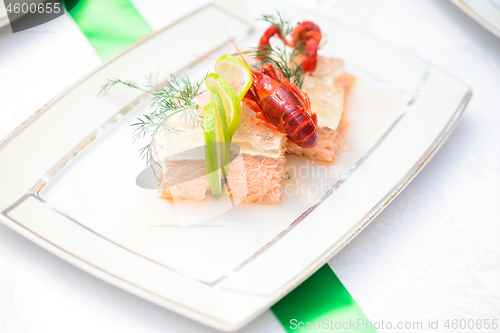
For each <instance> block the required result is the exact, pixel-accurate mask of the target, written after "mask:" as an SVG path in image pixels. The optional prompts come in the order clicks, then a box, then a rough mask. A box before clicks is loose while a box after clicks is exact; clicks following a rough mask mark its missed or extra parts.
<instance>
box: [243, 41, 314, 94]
mask: <svg viewBox="0 0 500 333" xmlns="http://www.w3.org/2000/svg"><path fill="white" fill-rule="evenodd" d="M302 45H303V44H302ZM303 52H304V48H303V47H294V48H293V49H292V51H291V52H289V51H288V50H287V49H286V48H285V47H283V48H281V47H278V46H275V47H273V46H271V45H269V46H262V47H260V48H259V47H254V48H251V50H250V51H246V52H244V53H248V54H250V56H251V57H253V58H255V59H258V62H257V63H256V64H255V65H254V66H255V67H256V68H259V67H260V66H262V65H263V64H267V63H271V64H273V65H274V67H275V68H277V69H280V70H281V72H282V73H283V76H284V77H286V78H287V79H288V81H290V82H291V83H293V84H295V85H296V86H297V87H299V88H302V83H303V82H304V69H303V68H302V66H299V65H295V64H293V62H292V60H293V59H294V58H295V57H296V56H298V55H300V54H302V53H303Z"/></svg>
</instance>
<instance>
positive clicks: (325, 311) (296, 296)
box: [271, 264, 377, 333]
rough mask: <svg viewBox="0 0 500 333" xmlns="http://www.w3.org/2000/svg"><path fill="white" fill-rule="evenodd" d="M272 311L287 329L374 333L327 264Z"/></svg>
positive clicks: (288, 330)
mask: <svg viewBox="0 0 500 333" xmlns="http://www.w3.org/2000/svg"><path fill="white" fill-rule="evenodd" d="M271 310H272V311H273V312H274V314H275V315H276V317H277V318H278V320H279V321H280V322H281V324H282V325H283V327H284V328H285V329H286V331H287V332H300V331H308V332H314V331H318V332H360V333H376V332H377V331H376V330H375V329H374V328H373V326H372V324H371V323H369V321H368V318H367V317H366V315H365V314H364V313H363V311H362V310H361V308H360V307H359V306H358V304H356V301H355V300H354V299H353V298H352V297H351V295H350V294H349V292H348V291H347V289H346V288H345V287H344V285H343V284H342V282H340V280H339V278H338V277H337V275H335V273H334V272H333V270H332V269H331V268H330V266H329V265H328V264H326V265H324V266H323V267H321V268H320V269H319V270H318V271H317V272H316V273H314V274H313V275H312V276H311V277H310V278H309V279H307V280H306V281H304V282H303V283H302V284H301V285H300V286H298V287H297V288H295V290H293V291H292V292H291V293H290V294H288V295H287V296H285V297H284V298H283V299H282V300H281V301H279V302H278V303H276V304H275V305H274V306H273V307H272V308H271Z"/></svg>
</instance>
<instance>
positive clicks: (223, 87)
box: [205, 73, 241, 142]
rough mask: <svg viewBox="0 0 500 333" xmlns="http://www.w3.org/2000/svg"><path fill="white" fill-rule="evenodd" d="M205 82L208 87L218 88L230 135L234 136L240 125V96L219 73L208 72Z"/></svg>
mask: <svg viewBox="0 0 500 333" xmlns="http://www.w3.org/2000/svg"><path fill="white" fill-rule="evenodd" d="M205 84H206V86H207V88H208V89H210V88H212V87H215V88H216V89H217V91H218V93H219V95H220V98H221V100H222V104H223V106H224V110H225V113H226V121H227V124H228V130H229V137H230V138H232V137H233V135H234V133H236V130H237V129H238V126H239V125H240V117H241V101H240V100H239V99H238V96H237V95H236V93H235V92H234V90H233V88H232V87H231V86H230V85H229V83H227V81H226V80H224V79H223V78H222V77H221V76H220V75H218V74H215V73H211V74H208V76H207V78H206V79H205ZM228 142H230V141H228Z"/></svg>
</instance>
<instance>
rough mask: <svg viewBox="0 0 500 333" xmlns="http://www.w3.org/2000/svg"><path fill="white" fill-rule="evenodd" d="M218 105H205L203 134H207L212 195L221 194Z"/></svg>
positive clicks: (209, 182) (206, 150) (207, 162)
mask: <svg viewBox="0 0 500 333" xmlns="http://www.w3.org/2000/svg"><path fill="white" fill-rule="evenodd" d="M216 123H217V106H216V105H215V104H214V103H208V104H207V105H205V106H204V107H203V134H204V136H205V168H206V170H207V178H208V184H209V185H210V190H211V191H212V195H215V196H220V195H221V194H222V191H221V183H220V170H219V161H218V158H217V138H216V137H217V135H216Z"/></svg>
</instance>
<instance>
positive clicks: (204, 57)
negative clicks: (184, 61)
mask: <svg viewBox="0 0 500 333" xmlns="http://www.w3.org/2000/svg"><path fill="white" fill-rule="evenodd" d="M195 57H198V58H201V59H205V60H213V61H215V60H217V59H214V58H210V57H207V56H201V55H196V56H195Z"/></svg>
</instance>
